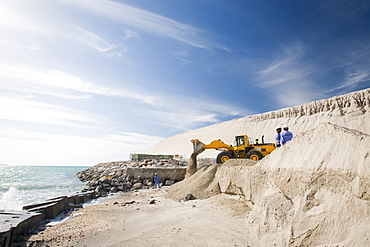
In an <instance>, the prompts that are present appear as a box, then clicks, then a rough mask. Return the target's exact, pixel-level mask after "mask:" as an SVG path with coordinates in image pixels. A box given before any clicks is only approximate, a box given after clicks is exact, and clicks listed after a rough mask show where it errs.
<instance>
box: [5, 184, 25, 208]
mask: <svg viewBox="0 0 370 247" xmlns="http://www.w3.org/2000/svg"><path fill="white" fill-rule="evenodd" d="M19 203H20V201H19V190H17V188H15V187H13V186H11V187H10V188H9V189H8V190H7V191H6V192H4V193H0V209H7V210H22V206H21V205H20V204H19Z"/></svg>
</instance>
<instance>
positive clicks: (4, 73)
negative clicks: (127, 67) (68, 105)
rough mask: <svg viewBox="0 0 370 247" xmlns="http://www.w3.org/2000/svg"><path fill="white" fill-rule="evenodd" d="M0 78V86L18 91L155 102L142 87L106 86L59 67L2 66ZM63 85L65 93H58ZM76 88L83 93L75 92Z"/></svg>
mask: <svg viewBox="0 0 370 247" xmlns="http://www.w3.org/2000/svg"><path fill="white" fill-rule="evenodd" d="M0 78H2V80H3V83H2V84H0V88H2V89H5V90H12V91H15V92H21V93H39V94H47V95H53V96H57V97H61V98H71V99H87V98H89V97H90V96H89V94H97V95H104V96H108V97H122V98H127V99H131V100H134V101H137V102H140V103H145V104H151V105H152V104H155V102H156V99H157V97H156V96H155V95H153V94H148V93H144V92H143V91H140V92H135V91H133V90H129V89H127V88H125V89H121V88H115V87H113V86H111V87H108V86H104V85H101V84H99V83H95V82H91V81H88V80H85V79H82V78H80V77H78V76H75V75H71V74H68V73H65V72H62V71H57V70H54V71H40V70H37V69H32V68H22V67H20V66H1V65H0ZM61 89H64V90H65V91H64V94H63V93H61V91H60V90H61ZM76 92H80V93H83V95H75V93H76Z"/></svg>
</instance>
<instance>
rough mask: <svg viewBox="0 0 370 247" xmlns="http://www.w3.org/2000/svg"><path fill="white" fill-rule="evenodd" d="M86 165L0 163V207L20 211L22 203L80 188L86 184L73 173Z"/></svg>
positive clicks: (40, 199)
mask: <svg viewBox="0 0 370 247" xmlns="http://www.w3.org/2000/svg"><path fill="white" fill-rule="evenodd" d="M87 168H89V167H83V166H10V165H0V210H22V207H23V206H25V205H30V204H34V203H39V202H44V201H45V200H47V199H51V198H54V197H58V196H68V195H72V194H73V193H76V192H78V191H81V190H82V189H83V188H84V187H85V184H84V183H83V182H81V181H80V180H78V178H77V177H76V173H77V172H79V171H83V170H85V169H87Z"/></svg>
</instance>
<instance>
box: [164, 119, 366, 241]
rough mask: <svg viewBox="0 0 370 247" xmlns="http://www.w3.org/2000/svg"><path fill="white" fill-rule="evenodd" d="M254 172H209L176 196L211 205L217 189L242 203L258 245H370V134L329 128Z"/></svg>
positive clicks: (181, 186)
mask: <svg viewBox="0 0 370 247" xmlns="http://www.w3.org/2000/svg"><path fill="white" fill-rule="evenodd" d="M250 165H251V164H250V161H243V160H230V161H228V162H227V163H225V165H223V166H219V165H218V166H214V167H213V168H212V167H209V168H208V169H205V168H203V169H201V170H199V172H198V173H199V174H197V173H196V174H195V175H194V178H193V179H192V180H190V179H186V180H184V181H182V182H180V183H178V184H175V185H174V186H172V187H171V188H170V189H169V196H170V197H172V198H174V199H179V198H181V197H182V196H183V195H186V193H195V194H196V193H198V194H199V195H201V197H202V198H205V197H206V195H207V193H208V195H209V196H212V195H214V194H215V193H216V192H217V189H218V191H219V193H226V194H235V195H239V196H241V198H243V199H244V200H245V202H246V203H248V205H251V211H248V212H246V224H247V229H248V230H247V231H246V233H245V234H247V235H248V239H250V242H249V243H248V245H251V246H274V245H276V246H337V245H339V246H369V245H370V176H369V175H370V136H369V135H368V134H364V133H362V132H359V131H355V130H351V129H348V128H345V127H341V126H338V125H334V124H330V123H321V124H319V126H317V127H316V128H314V129H312V130H308V131H306V132H303V133H301V134H299V135H298V136H296V137H295V138H294V139H293V140H292V141H291V142H289V143H288V144H287V145H285V146H283V147H282V148H280V149H277V150H276V151H274V152H273V153H272V154H271V155H269V156H267V157H266V158H265V159H263V160H262V161H260V162H258V163H257V164H256V165H254V166H250ZM201 173H203V174H201ZM204 178H207V179H204ZM206 181H209V183H206ZM216 188H217V189H216ZM196 191H203V192H202V193H200V192H196Z"/></svg>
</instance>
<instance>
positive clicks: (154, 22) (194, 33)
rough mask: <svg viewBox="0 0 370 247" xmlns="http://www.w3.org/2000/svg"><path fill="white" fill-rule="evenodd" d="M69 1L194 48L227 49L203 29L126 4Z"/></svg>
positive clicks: (107, 0)
mask: <svg viewBox="0 0 370 247" xmlns="http://www.w3.org/2000/svg"><path fill="white" fill-rule="evenodd" d="M63 2H66V1H63ZM69 2H70V4H72V5H74V6H77V7H81V8H83V9H84V10H88V11H91V12H93V13H95V14H96V15H98V16H102V17H104V18H108V19H111V20H113V21H116V22H119V23H122V24H125V25H128V26H131V27H134V28H139V29H142V30H145V31H148V32H151V33H155V34H157V35H159V36H162V37H167V38H172V39H174V40H177V41H180V42H183V43H185V44H188V45H190V46H193V47H196V48H203V49H214V48H217V49H224V50H227V47H223V46H220V45H218V44H216V43H214V42H213V41H211V40H209V38H207V37H206V34H205V31H204V30H201V29H198V28H195V27H192V26H189V25H186V24H183V23H180V22H177V21H174V20H171V19H169V18H166V17H164V16H161V15H157V14H154V13H152V12H149V11H145V10H142V9H138V8H135V7H132V6H129V5H126V4H122V3H117V2H114V1H109V0H95V1H89V0H80V1H71V0H70V1H69Z"/></svg>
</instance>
